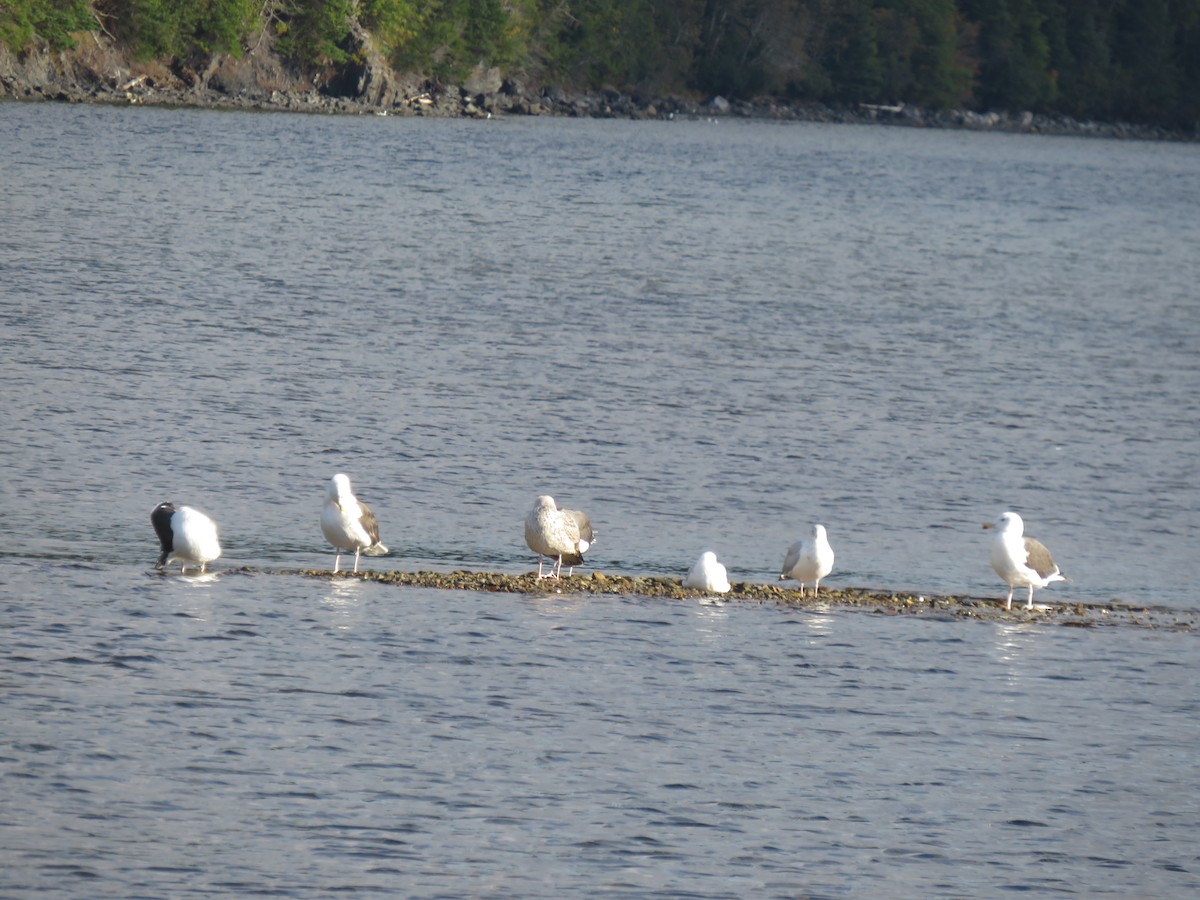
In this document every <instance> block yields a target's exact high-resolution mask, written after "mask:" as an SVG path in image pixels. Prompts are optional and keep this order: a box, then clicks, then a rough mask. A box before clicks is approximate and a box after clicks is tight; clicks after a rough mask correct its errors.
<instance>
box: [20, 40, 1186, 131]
mask: <svg viewBox="0 0 1200 900" xmlns="http://www.w3.org/2000/svg"><path fill="white" fill-rule="evenodd" d="M360 39H361V41H362V45H361V46H362V53H361V54H359V55H360V56H362V58H363V59H364V60H365V61H364V62H363V63H362V64H360V65H357V66H352V67H347V68H345V69H342V70H329V71H326V72H324V73H318V74H317V76H316V77H314V76H312V75H306V74H302V73H300V72H298V71H296V70H294V69H293V68H292V67H290V66H289V65H287V64H286V63H285V62H284V61H283V60H281V59H280V58H279V57H278V56H276V55H275V54H274V53H272V52H271V50H270V48H269V47H260V48H255V49H252V50H250V51H249V52H247V53H246V54H245V55H243V56H242V57H238V58H235V57H232V56H216V57H213V58H212V59H211V60H209V61H208V63H207V64H206V65H205V66H203V67H202V68H199V69H194V68H189V67H187V66H185V65H183V64H181V63H178V62H175V63H170V64H168V63H165V62H161V61H151V62H145V63H133V62H131V61H130V60H129V59H127V58H126V57H125V55H124V54H123V53H122V52H121V51H120V50H119V49H118V48H117V47H116V46H115V45H114V44H113V42H112V41H111V40H110V39H108V38H107V37H103V36H99V35H96V34H85V35H80V36H79V42H78V44H77V46H76V47H75V48H74V49H72V50H66V51H60V52H51V51H48V50H43V51H34V52H29V53H25V54H21V55H20V56H17V55H14V54H13V53H12V52H11V51H9V50H8V49H7V48H6V47H4V46H3V45H0V99H8V100H25V101H55V102H61V103H98V104H111V105H137V106H160V107H183V108H196V109H217V110H247V111H279V112H304V113H319V114H332V115H377V116H389V115H394V116H440V117H450V118H477V119H488V118H492V117H494V116H568V117H582V118H623V119H655V120H668V121H669V120H674V119H685V120H711V121H714V122H717V121H721V120H723V119H767V120H777V121H797V122H831V123H844V124H887V125H898V126H908V127H914V128H944V129H967V130H973V131H998V132H1011V133H1025V134H1057V135H1077V136H1093V137H1108V138H1126V139H1137V140H1195V139H1196V137H1197V134H1195V133H1183V132H1180V131H1173V130H1170V129H1167V128H1162V127H1159V126H1154V125H1137V124H1129V123H1120V122H1108V123H1104V122H1081V121H1076V120H1074V119H1071V118H1069V117H1067V116H1058V115H1036V114H1034V113H1031V112H1018V113H1009V112H974V111H971V110H933V109H923V108H920V107H917V106H911V105H906V104H902V103H897V104H865V103H863V104H857V105H853V106H828V105H825V104H821V103H809V102H795V101H788V100H782V99H778V98H761V99H756V100H753V101H744V100H733V101H731V100H727V99H725V98H724V97H710V98H688V97H678V96H668V97H644V96H637V95H631V94H625V93H622V92H620V91H618V90H615V89H601V90H596V91H572V90H567V89H563V88H560V87H554V86H548V87H547V86H530V85H526V84H523V83H522V82H520V81H519V80H516V79H513V78H507V77H504V75H503V74H502V73H501V71H500V70H499V69H495V68H486V67H482V66H481V67H477V68H476V69H475V71H473V72H472V73H471V74H470V75H469V76H468V77H467V78H465V79H464V80H463V82H462V83H461V84H443V83H441V82H438V81H431V80H428V79H423V78H419V77H414V76H404V75H401V74H398V73H396V72H395V71H393V70H392V69H391V68H390V67H388V66H387V65H386V64H385V63H384V62H383V61H382V60H381V59H380V58H379V55H378V54H377V53H374V52H373V51H372V49H371V47H370V39H369V36H367V35H360Z"/></svg>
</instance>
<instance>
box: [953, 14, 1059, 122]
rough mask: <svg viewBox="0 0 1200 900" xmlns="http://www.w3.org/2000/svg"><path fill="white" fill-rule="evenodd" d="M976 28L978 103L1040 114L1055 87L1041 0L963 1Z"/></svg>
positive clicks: (1052, 95) (1054, 91)
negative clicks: (978, 76)
mask: <svg viewBox="0 0 1200 900" xmlns="http://www.w3.org/2000/svg"><path fill="white" fill-rule="evenodd" d="M962 5H963V7H964V8H965V11H966V12H967V14H968V15H970V16H972V18H974V19H975V21H977V22H978V23H979V32H978V34H979V38H978V41H977V43H976V47H975V57H976V58H977V59H978V60H979V68H980V78H979V87H978V91H977V99H978V101H979V103H980V104H981V105H982V106H984V107H988V108H994V109H1013V110H1015V109H1033V110H1044V109H1048V108H1050V107H1051V106H1052V103H1053V101H1054V99H1055V96H1056V93H1057V88H1056V86H1055V83H1054V79H1053V76H1052V75H1051V68H1050V42H1049V40H1048V39H1047V37H1046V31H1045V30H1044V27H1045V23H1046V15H1045V12H1044V8H1045V7H1048V6H1049V5H1050V4H1048V3H1046V2H1045V0H1042V2H1039V0H967V2H963V3H962Z"/></svg>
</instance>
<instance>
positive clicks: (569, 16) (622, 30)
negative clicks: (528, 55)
mask: <svg viewBox="0 0 1200 900" xmlns="http://www.w3.org/2000/svg"><path fill="white" fill-rule="evenodd" d="M655 12H656V9H655V4H654V3H652V2H650V0H628V2H621V0H577V2H573V3H570V4H562V5H559V6H558V7H557V8H556V9H555V10H554V11H553V14H552V18H551V22H550V28H549V29H547V32H546V33H545V35H544V36H543V47H544V52H545V59H546V62H547V67H548V68H549V70H550V71H551V72H552V73H553V74H554V75H556V76H557V77H559V78H563V79H566V80H567V81H568V82H571V83H577V84H586V85H588V86H592V87H599V86H602V85H615V86H618V87H622V88H628V87H630V86H632V85H636V84H638V83H639V82H641V81H643V80H645V79H646V78H648V77H649V76H650V74H651V73H652V71H653V69H654V65H655V62H656V60H657V58H658V53H659V48H660V47H661V46H662V41H661V38H660V33H659V31H658V29H657V28H656V25H655Z"/></svg>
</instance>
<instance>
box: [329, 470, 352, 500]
mask: <svg viewBox="0 0 1200 900" xmlns="http://www.w3.org/2000/svg"><path fill="white" fill-rule="evenodd" d="M327 493H328V495H329V499H330V500H336V499H337V498H338V497H347V496H349V495H350V493H351V491H350V476H349V475H343V474H342V473H341V472H338V474H336V475H334V476H333V477H332V478H330V479H329V489H328V491H327Z"/></svg>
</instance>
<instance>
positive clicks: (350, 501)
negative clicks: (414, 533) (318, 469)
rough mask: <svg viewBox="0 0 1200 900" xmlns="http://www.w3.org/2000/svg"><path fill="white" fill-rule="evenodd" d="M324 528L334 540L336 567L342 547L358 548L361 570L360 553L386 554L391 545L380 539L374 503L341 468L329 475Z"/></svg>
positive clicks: (355, 556)
mask: <svg viewBox="0 0 1200 900" xmlns="http://www.w3.org/2000/svg"><path fill="white" fill-rule="evenodd" d="M321 531H322V532H323V533H324V535H325V540H327V541H329V543H331V544H333V548H334V551H335V553H334V557H333V571H334V572H335V573H336V572H337V570H338V565H339V563H341V561H342V551H345V552H346V553H349V552H350V551H351V550H353V551H354V571H355V572H357V571H358V557H359V554H360V553H366V554H367V555H368V556H383V555H384V554H385V553H387V552H388V548H387V547H385V546H383V544H381V543H379V523H378V522H376V521H375V513H373V512H371V507H369V506H367V504H365V503H363V502H362V501H361V500H359V499H358V498H357V497H355V496H354V493H353V492H352V491H351V490H350V478H349V476H346V475H343V474H341V473H340V472H339V473H338V474H337V475H334V476H333V477H332V478H330V479H329V487H328V488H327V489H326V491H325V506H324V508H322V510H321Z"/></svg>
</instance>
